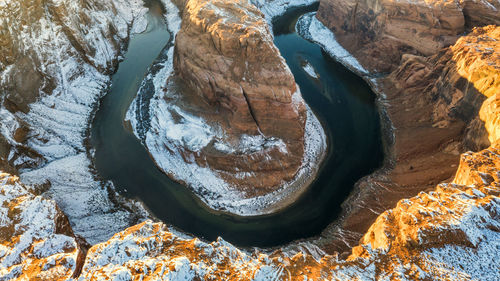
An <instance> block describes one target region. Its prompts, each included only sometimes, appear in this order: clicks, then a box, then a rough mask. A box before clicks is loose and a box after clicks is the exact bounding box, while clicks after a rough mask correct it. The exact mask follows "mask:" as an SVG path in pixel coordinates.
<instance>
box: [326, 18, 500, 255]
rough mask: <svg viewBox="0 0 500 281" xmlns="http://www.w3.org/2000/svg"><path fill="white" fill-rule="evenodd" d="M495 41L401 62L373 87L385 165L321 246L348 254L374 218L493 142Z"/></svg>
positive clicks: (466, 43)
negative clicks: (383, 119) (382, 117)
mask: <svg viewBox="0 0 500 281" xmlns="http://www.w3.org/2000/svg"><path fill="white" fill-rule="evenodd" d="M319 37H320V36H317V38H319ZM498 41H499V38H498V27H497V26H486V27H483V28H476V29H474V30H473V31H472V32H471V33H470V35H468V36H464V37H461V38H460V39H459V40H458V41H457V42H456V44H455V45H453V46H451V47H449V48H445V49H443V50H441V51H440V52H438V53H437V54H435V55H433V56H429V57H423V56H417V55H412V54H404V55H403V56H402V61H401V65H400V66H399V67H398V68H397V69H396V70H395V71H393V72H392V73H391V74H390V75H388V76H386V77H382V78H378V79H371V82H374V85H376V86H375V87H374V88H375V89H376V90H377V91H378V92H379V93H381V94H380V102H381V105H383V109H384V110H383V113H386V114H387V116H388V119H390V122H391V123H390V124H389V125H390V127H388V128H387V127H386V128H387V129H386V132H387V143H388V144H389V145H388V160H389V161H387V163H386V164H385V167H384V169H382V170H380V171H378V172H377V173H375V174H373V175H371V176H369V177H367V178H365V179H363V180H361V181H360V182H359V183H358V184H357V186H356V187H355V190H354V192H353V194H352V195H351V197H350V198H349V199H348V200H347V201H346V202H345V203H344V206H343V207H344V210H345V213H344V215H343V218H342V222H341V223H340V224H338V225H332V226H330V227H328V228H327V230H326V231H325V232H324V233H323V235H322V238H320V241H321V242H320V243H321V244H322V245H324V246H325V247H326V248H328V249H329V250H330V251H345V250H347V249H349V248H350V247H352V245H354V244H355V243H357V241H358V239H359V238H360V237H361V236H362V234H363V233H365V232H366V230H367V229H368V227H369V226H370V225H371V223H372V222H373V221H374V220H375V218H376V217H377V216H378V214H380V212H382V211H383V210H386V209H388V208H391V207H392V206H394V204H396V202H397V201H398V200H400V199H401V198H405V197H408V196H414V195H416V194H418V193H419V192H421V191H427V190H431V189H433V187H434V186H435V185H436V184H437V183H439V182H442V181H449V180H451V177H452V176H453V174H454V173H455V171H456V168H457V166H458V155H459V154H460V153H461V152H464V151H467V150H473V151H478V150H481V149H484V148H486V147H488V146H489V145H490V143H491V142H492V135H496V134H498V133H497V132H496V131H497V128H498V123H497V122H498V121H497V107H496V106H497V104H498V97H497V95H496V93H498V92H499V86H498V69H499V66H498V63H499V59H498V55H497V54H498V47H499V46H498ZM389 125H387V126H389ZM389 133H390V134H389Z"/></svg>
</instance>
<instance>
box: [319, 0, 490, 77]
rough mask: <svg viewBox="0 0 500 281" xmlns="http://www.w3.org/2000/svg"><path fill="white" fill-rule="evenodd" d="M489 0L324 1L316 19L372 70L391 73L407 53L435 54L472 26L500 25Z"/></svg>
mask: <svg viewBox="0 0 500 281" xmlns="http://www.w3.org/2000/svg"><path fill="white" fill-rule="evenodd" d="M498 10H500V3H498V1H494V0H485V1H466V0H464V1H454V0H450V1H423V0H418V1H392V0H387V1H385V0H384V1H378V0H377V1H375V0H373V1H372V0H366V1H344V0H324V1H321V4H320V8H319V10H318V14H317V17H318V19H319V20H320V21H322V22H323V23H324V24H325V25H326V26H327V27H328V28H330V29H331V30H332V31H333V32H334V33H335V35H336V37H337V39H338V41H339V42H340V43H341V44H342V45H343V46H344V47H345V48H346V49H347V50H348V51H349V52H351V53H352V54H353V55H354V56H355V57H356V58H357V59H358V60H359V61H360V62H361V64H362V65H363V66H365V67H366V68H367V69H369V70H370V71H376V72H390V71H393V70H394V69H395V68H396V67H397V66H398V65H399V62H400V60H401V56H402V55H403V54H416V55H425V56H428V55H432V54H435V53H437V52H438V51H439V50H440V49H441V48H443V47H447V46H449V45H451V44H453V43H455V41H456V40H457V39H458V37H459V36H461V35H462V34H463V33H464V31H465V30H466V29H469V28H471V27H473V26H481V25H487V24H497V25H498V24H500V13H498Z"/></svg>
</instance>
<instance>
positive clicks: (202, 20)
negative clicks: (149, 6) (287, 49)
mask: <svg viewBox="0 0 500 281" xmlns="http://www.w3.org/2000/svg"><path fill="white" fill-rule="evenodd" d="M174 66H175V70H176V74H177V75H178V77H179V78H180V79H182V81H183V82H184V83H186V84H187V87H186V89H185V90H184V92H183V93H184V96H193V97H192V99H191V100H190V102H191V101H193V102H194V103H197V101H196V99H197V100H198V102H201V103H206V105H205V104H198V106H199V107H200V108H202V109H201V110H202V111H203V112H202V113H201V114H202V115H204V116H205V117H206V118H207V119H209V121H211V120H213V121H215V122H217V124H218V125H220V127H221V129H222V131H223V133H224V134H226V135H227V138H226V139H225V140H224V141H226V142H229V143H233V144H237V143H242V142H243V141H242V140H240V138H241V136H243V135H249V136H258V135H262V136H264V137H265V138H266V139H270V138H276V139H280V140H283V141H284V143H285V144H286V148H284V147H279V146H271V147H270V148H267V149H266V148H264V147H262V148H257V150H259V151H256V152H254V153H252V152H251V151H249V152H246V151H242V152H240V153H227V152H226V151H217V149H215V150H216V151H215V152H212V151H210V148H206V149H204V151H203V152H202V157H200V158H202V159H199V160H198V161H199V162H205V163H203V164H204V165H208V166H209V167H211V168H212V169H215V170H218V171H224V172H226V173H225V177H226V178H227V180H229V181H230V182H231V183H233V184H236V185H239V186H244V187H246V188H252V187H255V188H257V189H256V190H255V191H254V192H253V193H257V194H259V193H260V194H262V192H261V191H259V188H263V189H264V190H265V189H267V191H269V190H273V189H275V188H276V187H279V186H280V184H281V182H283V181H288V180H291V179H292V178H293V176H294V175H295V173H296V171H297V169H298V168H299V166H300V165H301V160H302V154H303V153H304V126H305V120H306V114H305V105H304V102H303V101H302V98H301V97H300V94H299V93H297V91H298V90H297V86H296V84H295V80H294V78H293V75H292V74H291V72H290V71H289V69H288V66H287V65H286V63H285V61H284V60H283V59H282V57H281V55H280V54H279V51H278V49H277V48H276V47H275V46H274V44H273V38H272V35H271V33H270V31H269V29H268V27H267V23H266V21H265V20H264V17H263V15H262V13H261V12H260V11H259V10H257V9H256V8H255V7H254V6H253V5H251V4H250V3H249V2H248V1H222V0H213V1H195V0H192V1H188V2H187V6H186V8H185V9H184V16H183V24H182V27H181V30H180V31H179V33H178V34H177V37H176V47H175V58H174ZM294 95H297V97H294ZM193 102H191V103H190V106H192V103H193ZM212 150H213V149H212ZM200 164H201V163H200ZM239 172H240V173H241V172H247V173H256V175H254V176H251V177H245V179H244V180H241V179H236V178H232V176H231V175H230V174H236V173H239Z"/></svg>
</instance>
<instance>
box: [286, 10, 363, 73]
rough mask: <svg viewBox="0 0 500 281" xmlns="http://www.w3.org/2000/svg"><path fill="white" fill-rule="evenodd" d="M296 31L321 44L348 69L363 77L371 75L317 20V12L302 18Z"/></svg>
mask: <svg viewBox="0 0 500 281" xmlns="http://www.w3.org/2000/svg"><path fill="white" fill-rule="evenodd" d="M296 29H297V32H298V33H299V34H300V35H301V36H302V37H304V38H306V39H308V40H311V41H313V42H315V43H317V44H319V45H320V46H321V47H322V48H323V49H324V50H325V51H326V52H327V53H328V54H329V55H330V56H332V57H333V58H335V60H337V61H338V62H340V63H342V64H343V65H344V66H346V67H347V68H349V69H351V70H352V71H354V72H356V73H358V74H359V75H361V76H365V75H368V74H369V72H368V70H366V69H365V68H364V67H363V66H362V65H361V64H360V63H359V61H358V60H357V59H356V58H355V57H354V56H353V55H352V54H351V53H349V52H348V51H347V50H346V49H344V47H342V46H341V45H340V44H339V42H337V39H336V38H335V34H333V32H332V31H331V30H330V29H328V27H326V26H324V25H323V23H321V22H320V21H319V20H318V18H316V12H311V13H308V14H305V15H303V16H302V17H300V19H299V20H298V21H297V25H296Z"/></svg>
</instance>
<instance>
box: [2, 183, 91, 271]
mask: <svg viewBox="0 0 500 281" xmlns="http://www.w3.org/2000/svg"><path fill="white" fill-rule="evenodd" d="M33 191H34V190H33V189H32V188H28V187H26V186H24V185H23V184H21V183H20V182H19V178H17V177H14V176H11V175H8V174H5V173H0V201H1V202H2V204H1V206H0V279H1V280H35V279H37V280H64V279H68V278H70V277H71V276H72V274H73V272H75V271H76V270H77V268H81V266H82V265H83V262H84V258H85V254H84V253H85V252H86V250H87V248H88V247H87V246H86V244H85V243H84V242H83V241H82V240H81V239H79V238H76V237H75V235H74V234H73V230H72V229H71V226H70V224H69V221H68V219H67V218H66V215H64V214H63V213H62V211H61V210H60V209H59V208H58V207H57V205H56V204H55V202H54V201H52V200H47V199H45V198H43V197H42V196H36V195H35V194H34V193H33Z"/></svg>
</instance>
